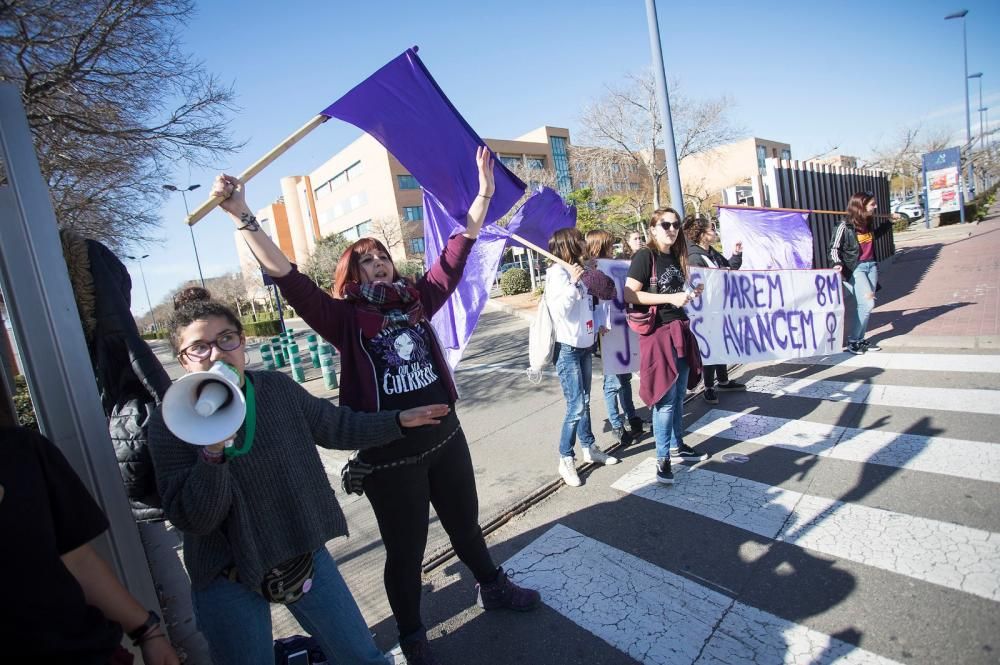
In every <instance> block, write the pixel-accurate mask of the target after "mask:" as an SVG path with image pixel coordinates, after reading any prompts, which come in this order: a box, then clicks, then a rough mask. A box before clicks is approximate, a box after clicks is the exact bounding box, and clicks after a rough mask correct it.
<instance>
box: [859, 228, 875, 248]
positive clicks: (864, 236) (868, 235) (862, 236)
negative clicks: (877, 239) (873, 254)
mask: <svg viewBox="0 0 1000 665" xmlns="http://www.w3.org/2000/svg"><path fill="white" fill-rule="evenodd" d="M871 241H872V232H871V231H867V232H865V233H859V234H858V243H859V244H862V245H863V244H865V243H866V242H871Z"/></svg>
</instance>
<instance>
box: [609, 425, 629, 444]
mask: <svg viewBox="0 0 1000 665" xmlns="http://www.w3.org/2000/svg"><path fill="white" fill-rule="evenodd" d="M611 435H612V436H614V437H615V441H617V442H618V443H620V444H622V445H623V446H627V445H628V444H630V443H632V435H631V434H629V433H628V432H626V431H625V428H624V427H612V428H611Z"/></svg>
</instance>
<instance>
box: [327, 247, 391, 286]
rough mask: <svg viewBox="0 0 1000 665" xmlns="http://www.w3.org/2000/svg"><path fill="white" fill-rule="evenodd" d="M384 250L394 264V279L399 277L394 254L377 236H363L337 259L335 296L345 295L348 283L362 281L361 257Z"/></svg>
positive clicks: (334, 284) (334, 274)
mask: <svg viewBox="0 0 1000 665" xmlns="http://www.w3.org/2000/svg"><path fill="white" fill-rule="evenodd" d="M376 251H378V252H383V253H384V254H385V255H386V256H388V257H389V263H391V264H392V281H394V282H395V281H396V280H397V279H399V272H398V271H397V270H396V264H395V262H394V261H393V260H392V254H390V253H389V250H387V249H386V248H385V245H383V244H382V243H380V242H379V241H378V240H376V239H375V238H362V239H361V240H358V241H357V242H355V243H354V244H353V245H351V246H350V247H348V248H347V249H345V250H344V253H343V254H341V255H340V260H339V261H337V269H336V270H335V271H334V272H333V296H334V297H335V298H343V297H344V289H345V288H346V287H347V285H348V284H351V283H355V284H360V283H361V265H360V264H361V257H362V256H363V255H365V254H369V253H371V252H376Z"/></svg>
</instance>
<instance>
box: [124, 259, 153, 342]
mask: <svg viewBox="0 0 1000 665" xmlns="http://www.w3.org/2000/svg"><path fill="white" fill-rule="evenodd" d="M148 257H149V254H143V255H142V256H129V255H127V254H126V255H125V258H126V259H132V260H133V261H135V262H136V263H138V264H139V274H140V275H141V276H142V289H143V290H144V291H145V292H146V304H147V305H148V306H149V318H150V319H152V320H153V330H159V329H160V328H159V326H157V325H156V316H155V315H154V314H153V301H152V300H150V298H149V287H147V286H146V273H145V272H144V271H143V269H142V260H143V259H145V258H148Z"/></svg>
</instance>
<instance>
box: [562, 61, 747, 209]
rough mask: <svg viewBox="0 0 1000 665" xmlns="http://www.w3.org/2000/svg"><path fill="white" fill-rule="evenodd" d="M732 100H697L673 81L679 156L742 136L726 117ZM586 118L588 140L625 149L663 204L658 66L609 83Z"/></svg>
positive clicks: (654, 197) (664, 169) (655, 200)
mask: <svg viewBox="0 0 1000 665" xmlns="http://www.w3.org/2000/svg"><path fill="white" fill-rule="evenodd" d="M731 105H732V102H731V101H730V100H729V99H728V98H727V97H719V98H716V99H710V100H704V101H694V100H691V99H688V98H687V97H685V96H684V95H683V93H681V92H680V86H679V85H678V84H677V83H676V82H675V83H673V84H672V85H671V104H670V106H671V111H672V118H673V123H674V139H675V143H676V146H677V159H678V161H680V160H682V159H683V158H684V157H687V156H688V155H693V154H695V153H698V152H703V151H705V150H708V149H710V148H714V147H716V146H718V145H721V144H723V143H727V142H729V141H732V140H734V139H735V138H736V137H737V136H738V134H739V130H738V129H737V128H735V127H733V126H732V125H731V124H730V122H729V120H728V118H727V117H726V111H727V109H728V107H729V106H731ZM581 123H582V125H583V133H582V139H583V142H584V143H589V144H591V145H593V146H595V147H598V148H605V149H609V150H613V151H616V152H619V153H621V158H622V159H623V160H626V161H628V160H630V161H631V162H632V164H633V165H634V167H635V169H636V170H638V171H640V172H641V173H643V174H645V177H646V179H647V180H648V181H649V183H650V190H651V191H650V193H651V194H652V202H653V207H654V208H658V207H660V204H661V203H660V202H661V194H660V192H661V184H662V181H663V179H664V177H665V176H666V175H667V166H666V164H665V163H664V158H663V154H662V146H661V144H660V133H661V122H660V117H659V109H658V107H657V103H656V90H655V86H654V82H653V75H652V72H650V71H648V70H646V71H643V72H641V73H639V74H629V75H628V76H626V78H625V81H624V82H623V83H620V84H618V85H609V86H607V92H606V93H605V94H604V95H603V96H602V97H600V98H599V99H597V100H596V101H594V102H592V103H591V104H589V105H588V106H587V107H586V108H585V109H584V112H583V116H582V118H581ZM675 205H677V203H676V202H675ZM680 207H682V206H678V208H680Z"/></svg>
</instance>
